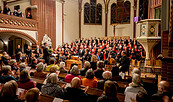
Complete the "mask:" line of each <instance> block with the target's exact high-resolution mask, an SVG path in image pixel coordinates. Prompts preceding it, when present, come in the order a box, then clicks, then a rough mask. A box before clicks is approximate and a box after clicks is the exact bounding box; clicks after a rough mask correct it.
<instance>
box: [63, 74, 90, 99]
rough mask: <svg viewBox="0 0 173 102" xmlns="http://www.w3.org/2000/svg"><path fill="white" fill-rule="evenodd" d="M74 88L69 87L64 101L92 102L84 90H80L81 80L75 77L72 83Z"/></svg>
mask: <svg viewBox="0 0 173 102" xmlns="http://www.w3.org/2000/svg"><path fill="white" fill-rule="evenodd" d="M71 84H72V87H67V88H66V89H65V93H64V99H65V100H69V101H70V102H90V100H89V98H88V96H87V95H86V94H85V93H84V90H82V89H81V88H80V85H81V80H80V79H79V78H78V77H74V78H73V79H72V81H71Z"/></svg>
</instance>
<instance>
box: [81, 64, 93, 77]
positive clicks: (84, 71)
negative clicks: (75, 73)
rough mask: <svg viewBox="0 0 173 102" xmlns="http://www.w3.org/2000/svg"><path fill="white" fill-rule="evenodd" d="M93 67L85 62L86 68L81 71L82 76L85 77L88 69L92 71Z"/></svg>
mask: <svg viewBox="0 0 173 102" xmlns="http://www.w3.org/2000/svg"><path fill="white" fill-rule="evenodd" d="M90 67H91V65H90V62H89V61H85V63H84V68H82V69H81V70H80V75H82V76H85V73H86V71H87V70H88V69H90Z"/></svg>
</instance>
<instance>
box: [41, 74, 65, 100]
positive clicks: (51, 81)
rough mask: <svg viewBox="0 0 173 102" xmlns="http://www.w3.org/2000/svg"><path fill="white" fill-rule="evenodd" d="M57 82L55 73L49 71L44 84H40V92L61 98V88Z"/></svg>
mask: <svg viewBox="0 0 173 102" xmlns="http://www.w3.org/2000/svg"><path fill="white" fill-rule="evenodd" d="M57 83H58V76H57V75H56V73H51V74H50V75H49V76H48V78H47V82H46V84H45V85H43V86H42V88H41V92H42V94H45V95H49V96H52V97H58V98H63V89H62V88H61V86H60V85H59V84H57Z"/></svg>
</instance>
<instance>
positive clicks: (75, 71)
mask: <svg viewBox="0 0 173 102" xmlns="http://www.w3.org/2000/svg"><path fill="white" fill-rule="evenodd" d="M79 74H80V71H79V67H78V66H76V65H74V66H73V67H72V69H71V70H70V74H67V75H66V76H65V79H64V81H65V82H67V83H70V82H71V80H72V79H73V78H74V77H78V78H79V79H81V77H80V76H79Z"/></svg>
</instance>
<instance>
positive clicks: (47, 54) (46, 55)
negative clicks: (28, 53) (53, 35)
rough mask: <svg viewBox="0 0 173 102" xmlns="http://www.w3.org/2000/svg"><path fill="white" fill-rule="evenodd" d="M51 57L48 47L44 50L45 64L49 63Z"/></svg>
mask: <svg viewBox="0 0 173 102" xmlns="http://www.w3.org/2000/svg"><path fill="white" fill-rule="evenodd" d="M49 55H50V53H49V50H48V48H47V47H44V48H43V58H44V60H45V63H48V62H49V61H48V60H49V57H50V56H49Z"/></svg>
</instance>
